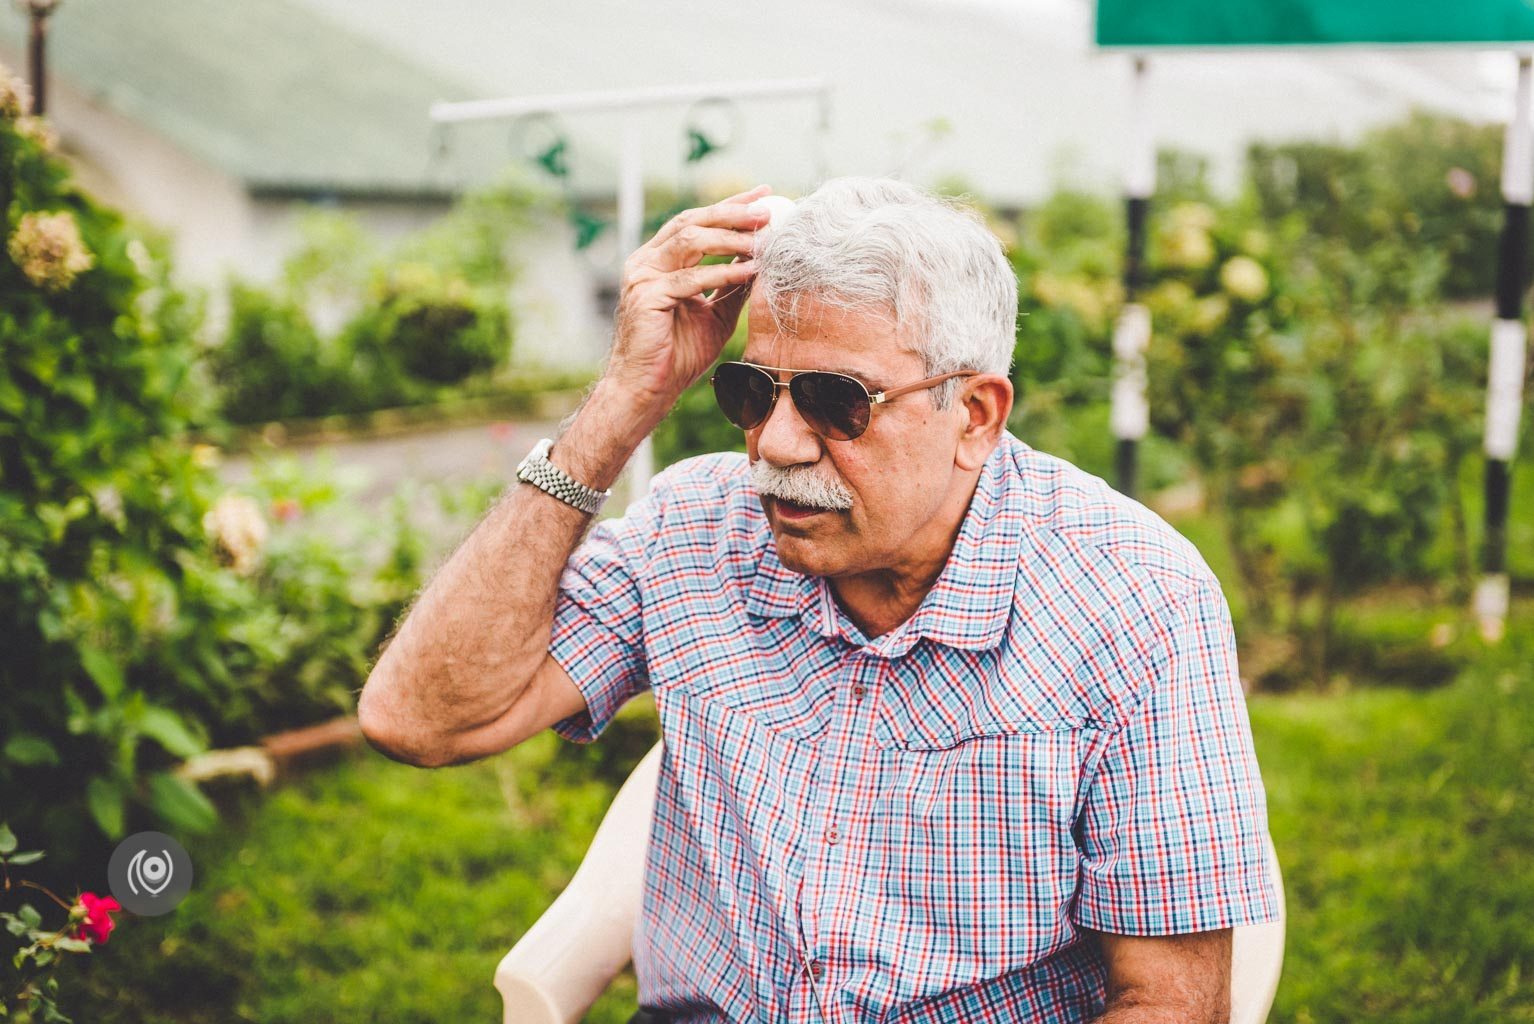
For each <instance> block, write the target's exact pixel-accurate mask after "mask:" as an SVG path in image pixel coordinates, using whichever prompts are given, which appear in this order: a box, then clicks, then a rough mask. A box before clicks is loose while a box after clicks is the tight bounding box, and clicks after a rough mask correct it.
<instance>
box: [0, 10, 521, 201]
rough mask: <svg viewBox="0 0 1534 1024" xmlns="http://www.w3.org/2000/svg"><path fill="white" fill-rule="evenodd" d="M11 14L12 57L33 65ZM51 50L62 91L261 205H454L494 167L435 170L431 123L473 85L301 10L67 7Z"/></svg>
mask: <svg viewBox="0 0 1534 1024" xmlns="http://www.w3.org/2000/svg"><path fill="white" fill-rule="evenodd" d="M5 6H6V8H8V9H7V10H4V11H0V44H3V45H4V46H5V48H6V49H7V50H9V51H10V52H12V53H13V54H20V53H24V52H25V42H26V34H27V23H26V18H25V17H24V16H23V15H22V14H21V13H20V12H19V11H17V10H16V9H15V7H14V6H13V5H11V4H6V5H5ZM48 40H49V49H48V56H49V75H50V78H51V79H52V80H53V81H55V82H58V81H60V80H63V81H65V82H67V84H68V85H69V86H71V87H73V88H75V89H78V90H81V91H83V92H84V93H85V94H86V95H87V96H89V97H91V98H93V99H94V100H96V101H97V102H99V103H101V104H103V105H104V106H106V107H108V108H110V109H112V110H114V111H116V112H118V113H119V114H122V115H124V116H125V117H128V118H130V119H132V120H134V121H136V122H138V123H140V124H143V125H145V126H146V127H148V128H149V129H151V130H153V131H155V132H156V133H158V134H160V135H162V136H163V137H165V138H166V139H168V140H169V141H170V142H172V143H174V144H175V145H177V146H179V147H181V148H182V149H184V150H185V151H187V152H188V153H190V154H191V155H193V156H195V157H198V158H200V159H202V160H203V161H205V162H207V163H209V164H211V165H213V166H215V167H218V168H220V169H222V170H224V171H226V172H228V173H229V174H231V175H233V176H234V177H236V178H238V179H240V180H241V181H243V182H244V183H245V184H246V185H247V187H249V188H250V189H251V190H252V191H254V192H258V193H260V192H274V193H284V194H316V193H317V194H325V193H337V194H377V195H388V194H443V193H447V192H450V191H453V190H455V188H456V187H457V186H458V185H459V184H461V182H460V181H457V180H453V179H454V178H455V177H457V176H472V177H474V178H483V177H484V176H485V175H486V174H487V173H489V172H491V171H493V169H494V165H495V163H496V158H495V157H494V156H492V154H490V153H489V152H481V153H478V154H465V153H463V152H455V153H454V154H453V156H452V158H451V159H449V160H445V161H440V162H439V161H434V160H433V157H432V154H433V152H434V151H435V148H436V147H435V145H434V142H433V133H432V128H431V125H430V123H429V121H428V119H427V110H428V108H429V106H430V105H431V103H432V102H433V101H436V100H454V99H468V98H472V95H471V93H469V92H468V91H467V90H466V89H465V88H464V87H463V86H462V85H460V84H457V83H455V82H452V81H450V80H448V79H447V78H445V77H442V76H440V75H438V74H435V73H433V72H431V71H430V70H427V69H426V68H423V67H422V66H421V65H420V64H419V63H417V62H414V61H411V60H409V59H406V58H405V57H403V56H402V55H400V54H397V53H393V52H390V51H389V50H388V49H386V48H385V47H383V46H382V45H381V44H379V43H377V42H374V41H370V40H368V39H366V38H364V37H363V36H361V35H358V34H357V33H355V32H353V31H351V30H349V29H347V28H345V27H344V26H342V25H339V24H337V23H335V22H332V21H329V20H327V19H326V18H325V17H324V16H322V15H319V14H316V13H315V11H314V10H313V9H312V8H310V7H306V6H304V5H302V4H301V3H297V2H294V0H257V2H250V0H64V3H63V4H62V5H61V6H60V8H59V10H58V12H57V13H56V14H55V15H54V16H53V18H52V20H51V22H50V28H49V34H48ZM18 70H19V69H18ZM454 144H455V149H456V148H457V146H458V145H459V140H457V139H455V140H454ZM502 159H503V157H502Z"/></svg>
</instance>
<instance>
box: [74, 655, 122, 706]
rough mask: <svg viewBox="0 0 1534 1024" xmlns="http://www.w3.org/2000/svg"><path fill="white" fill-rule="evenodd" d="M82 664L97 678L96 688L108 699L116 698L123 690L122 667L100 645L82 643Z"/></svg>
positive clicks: (93, 677) (92, 677)
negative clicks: (93, 645)
mask: <svg viewBox="0 0 1534 1024" xmlns="http://www.w3.org/2000/svg"><path fill="white" fill-rule="evenodd" d="M80 664H81V666H82V667H83V668H84V669H85V671H86V672H87V673H88V674H89V675H90V677H91V679H93V680H95V683H96V688H97V689H98V690H100V691H101V695H102V696H103V697H105V698H106V699H107V700H116V699H117V698H118V697H119V696H121V695H122V692H123V672H122V668H121V667H120V666H119V665H118V664H117V662H116V661H114V660H112V656H111V655H109V654H107V653H106V652H105V651H103V650H101V649H100V648H99V647H92V646H91V645H90V644H81V645H80Z"/></svg>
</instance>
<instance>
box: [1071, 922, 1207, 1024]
mask: <svg viewBox="0 0 1534 1024" xmlns="http://www.w3.org/2000/svg"><path fill="white" fill-rule="evenodd" d="M1095 934H1096V935H1097V937H1098V939H1099V940H1100V941H1101V943H1102V950H1103V959H1104V960H1106V961H1107V963H1108V1009H1107V1012H1105V1013H1104V1014H1103V1015H1102V1016H1101V1017H1099V1018H1097V1024H1226V1022H1227V1021H1229V1020H1230V947H1231V931H1230V929H1229V928H1224V929H1221V930H1219V931H1213V932H1195V933H1193V934H1190V935H1160V936H1138V935H1113V934H1110V933H1108V932H1097V933H1095Z"/></svg>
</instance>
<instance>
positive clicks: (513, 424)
mask: <svg viewBox="0 0 1534 1024" xmlns="http://www.w3.org/2000/svg"><path fill="white" fill-rule="evenodd" d="M557 426H558V423H557V421H554V420H527V421H505V420H503V421H498V422H493V423H483V424H479V425H476V426H460V427H449V428H446V429H440V430H423V431H420V432H414V433H410V434H404V435H398V436H392V437H380V438H369V439H365V440H355V441H343V442H333V443H320V444H290V445H286V446H284V447H282V448H273V449H269V450H267V451H265V452H256V453H251V454H245V455H239V456H227V457H226V458H225V461H224V463H223V465H222V467H221V469H220V476H221V477H222V478H223V480H224V481H225V482H226V483H228V484H231V485H239V484H243V483H247V482H248V481H250V480H251V478H252V475H253V463H254V462H255V460H257V459H261V458H270V457H277V458H280V457H284V456H287V457H292V458H296V459H298V460H299V462H300V463H301V464H303V465H304V466H305V467H306V468H309V469H311V470H312V469H314V468H316V467H317V466H321V465H324V464H325V462H326V461H327V460H328V461H330V462H331V463H332V464H333V465H334V467H335V469H336V470H337V471H338V472H344V473H345V474H347V475H348V476H358V477H361V480H362V482H361V487H360V488H359V490H358V491H357V493H356V494H355V496H353V497H350V498H348V499H347V500H348V501H349V502H350V503H351V504H352V505H353V506H354V507H360V508H361V509H362V511H363V512H364V513H365V514H369V515H377V516H383V515H385V514H387V513H388V511H389V506H390V498H391V497H392V496H393V495H394V493H395V492H396V490H398V489H399V488H400V487H401V486H403V485H407V484H409V483H415V484H440V485H445V486H446V487H447V488H448V489H449V490H452V489H455V488H456V487H459V486H462V485H466V484H469V483H474V482H492V483H495V484H498V485H499V486H500V487H501V488H504V487H506V486H507V485H509V484H510V483H511V482H512V481H513V480H514V479H515V478H516V472H517V463H519V462H521V461H522V457H523V456H524V455H526V454H527V452H528V451H529V449H531V448H532V446H533V445H534V444H536V443H537V442H538V439H539V438H541V437H550V436H552V435H553V433H554V431H555V429H556V427H557ZM613 500H614V501H615V502H617V501H621V500H622V495H621V493H620V494H615V495H614V499H613ZM619 507H620V508H621V505H620V506H619ZM484 511H485V509H480V510H478V512H479V513H483V512H484ZM477 518H478V516H477V514H476V515H475V517H474V519H473V520H471V521H468V522H457V523H455V522H453V521H451V520H450V519H449V517H448V516H447V515H446V514H445V513H444V512H443V510H442V508H441V505H440V502H439V501H438V498H437V495H436V492H435V489H433V488H422V489H421V490H420V492H419V493H417V494H416V495H415V497H414V499H413V500H412V503H411V519H412V521H413V522H414V523H415V524H416V525H417V526H419V527H421V528H422V529H423V530H424V531H426V536H427V540H428V550H429V556H428V559H429V561H430V562H435V559H436V558H438V557H439V556H443V555H446V554H447V553H448V552H450V551H451V550H452V548H454V547H456V546H457V544H458V542H459V541H460V540H461V539H462V537H463V536H464V534H465V531H467V530H468V529H469V528H470V527H471V526H472V525H473V523H474V521H477ZM331 521H332V522H333V523H334V524H335V525H334V529H333V531H331V530H327V526H326V523H325V522H323V521H320V522H317V523H314V524H313V525H314V526H315V527H316V528H318V529H320V530H321V531H322V532H331V533H332V534H333V536H334V537H335V540H336V542H337V543H338V544H356V543H357V540H358V538H357V536H356V533H357V524H356V518H355V515H347V516H344V517H343V516H337V517H333V518H332V520H331ZM381 554H382V552H381V551H380V550H378V549H377V548H376V547H372V546H370V548H369V556H370V558H371V557H372V556H375V555H381Z"/></svg>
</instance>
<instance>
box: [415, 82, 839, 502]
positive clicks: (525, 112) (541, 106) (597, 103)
mask: <svg viewBox="0 0 1534 1024" xmlns="http://www.w3.org/2000/svg"><path fill="white" fill-rule="evenodd" d="M802 96H814V97H815V98H816V100H817V107H818V111H819V118H820V121H819V130H820V131H821V132H822V133H825V132H826V131H827V130H828V129H829V127H830V120H831V86H830V83H828V82H827V81H826V80H825V79H824V78H785V79H767V80H761V81H746V82H712V83H698V84H691V85H664V86H652V87H649V88H641V89H599V90H594V91H591V92H576V93H560V94H555V95H549V96H513V97H507V98H503V99H487V100H464V101H460V102H455V103H434V104H432V107H431V119H432V121H433V122H435V123H436V124H439V125H447V124H464V123H468V122H474V121H493V120H506V119H511V118H518V117H529V116H534V115H539V114H580V113H604V112H605V113H610V112H613V111H620V112H628V113H630V115H632V114H633V113H634V112H636V111H640V110H645V109H648V108H651V107H662V106H675V105H680V104H686V103H696V102H698V101H699V100H771V99H792V98H795V97H802ZM642 142H643V136H642V135H641V133H640V124H639V120H638V118H637V117H634V116H629V117H626V118H624V121H623V132H622V137H621V139H620V141H619V157H618V252H619V253H620V254H622V255H624V256H627V255H628V254H629V253H631V252H633V251H634V250H635V249H637V248H638V247H639V234H640V231H641V230H643V227H644V161H643V148H642ZM822 156H823V153H822ZM816 173H817V174H818V175H819V176H820V177H822V178H823V177H825V167H824V166H821V167H817V168H816ZM628 472H629V482H630V488H631V491H632V493H631V495H630V496H631V497H632V498H638V497H640V496H642V495H643V494H644V493H645V491H646V490H648V489H649V485H650V478H651V477H652V476H654V475H655V455H654V451H653V449H652V447H651V444H650V439H649V438H648V437H646V438H645V439H644V441H643V442H641V443H640V445H639V449H638V450H637V451H636V452H635V453H634V457H633V458H632V459H630V460H629V465H628Z"/></svg>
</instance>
